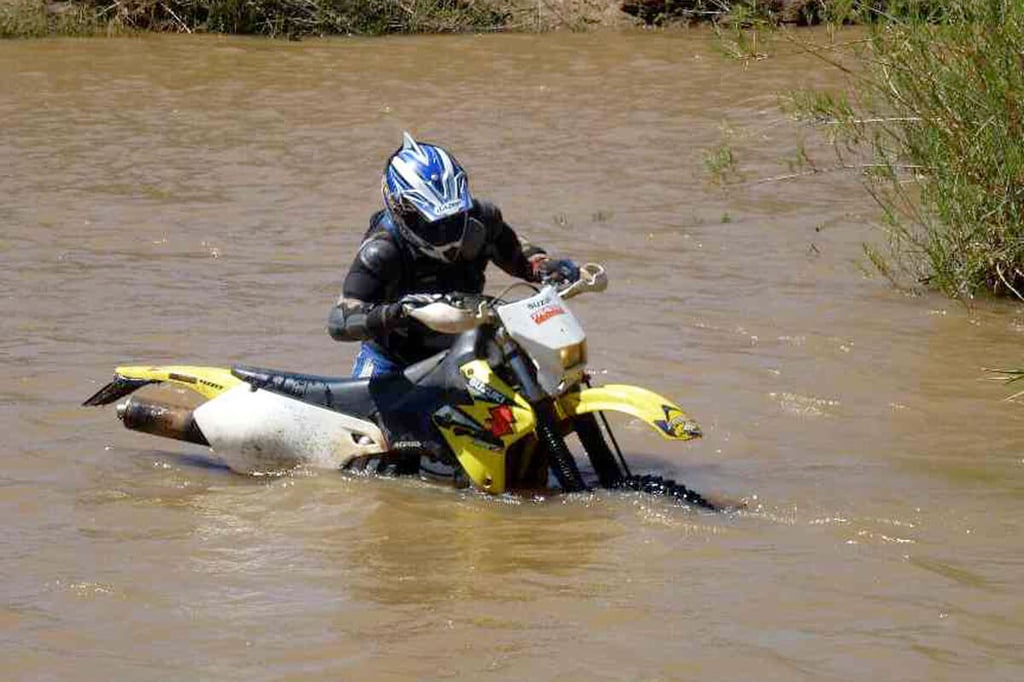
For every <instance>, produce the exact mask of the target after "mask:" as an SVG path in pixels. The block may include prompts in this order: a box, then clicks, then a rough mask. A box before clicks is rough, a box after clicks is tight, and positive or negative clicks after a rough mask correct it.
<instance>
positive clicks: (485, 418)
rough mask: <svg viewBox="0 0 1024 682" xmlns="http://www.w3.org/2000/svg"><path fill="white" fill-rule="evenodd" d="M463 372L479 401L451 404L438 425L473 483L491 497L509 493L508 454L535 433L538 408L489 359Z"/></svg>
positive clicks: (440, 413) (471, 364)
mask: <svg viewBox="0 0 1024 682" xmlns="http://www.w3.org/2000/svg"><path fill="white" fill-rule="evenodd" d="M460 371H461V372H462V376H463V377H465V379H466V383H467V385H468V389H469V394H470V396H472V399H473V400H472V402H471V403H470V404H468V405H445V406H444V407H442V408H441V409H440V410H438V411H437V412H435V413H434V415H433V417H434V423H435V424H436V425H437V427H438V429H440V431H441V433H442V435H443V436H444V439H445V441H446V442H447V443H448V446H449V447H451V449H452V451H453V452H454V453H455V456H456V457H457V458H458V460H459V463H460V464H461V465H462V468H463V469H464V470H465V471H466V473H467V474H468V475H469V478H470V480H472V481H473V484H474V485H476V486H477V487H478V488H480V489H481V490H485V491H487V492H489V493H496V494H497V493H503V492H505V453H506V451H507V449H508V448H509V446H511V445H512V444H513V443H515V442H516V441H518V440H519V439H520V438H522V437H523V436H525V435H527V434H529V433H531V432H532V431H533V428H534V424H535V422H536V420H535V418H534V416H533V409H532V408H531V407H530V404H529V403H528V402H526V400H525V399H524V398H523V397H522V396H520V395H518V394H517V393H516V392H515V391H513V390H512V389H511V388H509V386H508V385H507V384H506V383H505V382H503V381H502V380H501V379H499V378H498V377H497V376H496V375H495V374H494V372H492V371H491V368H490V366H489V365H488V364H487V363H486V362H484V361H483V360H473V361H472V362H467V363H466V364H465V365H463V366H462V367H461V370H460Z"/></svg>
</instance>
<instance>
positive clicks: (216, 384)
mask: <svg viewBox="0 0 1024 682" xmlns="http://www.w3.org/2000/svg"><path fill="white" fill-rule="evenodd" d="M162 383H169V384H173V385H176V386H181V387H184V388H188V389H191V390H193V391H195V392H196V393H198V394H199V395H201V396H203V397H204V398H207V399H209V398H216V397H217V396H218V395H220V394H221V393H224V392H225V391H227V390H229V389H231V388H234V387H235V386H238V385H239V384H241V383H243V382H242V380H241V379H239V378H238V377H236V376H234V375H233V374H232V373H231V370H230V369H224V368H221V367H193V366H188V365H167V366H164V367H151V366H133V367H118V368H116V369H115V370H114V379H113V381H111V382H110V383H109V384H107V385H106V386H104V387H103V388H101V389H100V390H98V391H96V393H94V394H93V395H92V396H90V397H89V398H88V399H87V400H86V401H85V402H84V403H82V404H83V405H109V404H110V403H112V402H114V401H115V400H118V399H120V398H123V397H124V396H126V395H129V394H130V393H134V392H135V391H136V390H138V389H139V388H142V387H143V386H146V385H148V384H162Z"/></svg>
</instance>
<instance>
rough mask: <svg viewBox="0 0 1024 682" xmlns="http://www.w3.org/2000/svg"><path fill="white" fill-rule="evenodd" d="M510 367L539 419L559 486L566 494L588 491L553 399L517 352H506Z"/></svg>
mask: <svg viewBox="0 0 1024 682" xmlns="http://www.w3.org/2000/svg"><path fill="white" fill-rule="evenodd" d="M506 353H507V355H506V357H507V358H508V365H509V367H510V368H511V369H512V372H513V373H514V374H515V376H516V379H517V380H518V381H519V386H520V387H521V389H522V391H523V395H524V396H525V397H526V399H527V401H529V403H530V406H531V407H532V408H533V411H534V415H535V417H536V420H537V425H536V427H535V428H536V431H537V440H538V441H540V443H542V444H543V445H544V447H546V448H547V451H548V457H549V458H550V464H551V471H552V473H554V475H555V478H556V479H558V484H559V485H560V486H561V487H562V490H564V491H565V492H567V493H574V492H578V491H580V490H586V488H587V486H586V484H585V483H584V482H583V476H582V475H580V470H579V467H578V466H576V459H575V458H574V457H573V456H572V453H571V452H570V451H569V447H568V446H567V445H566V444H565V438H563V437H562V434H561V433H560V432H559V430H558V425H557V424H558V420H557V417H556V413H555V404H554V400H552V398H551V397H550V396H548V395H547V394H546V393H545V392H544V389H543V388H541V386H540V383H539V382H538V381H537V377H536V376H535V374H534V372H533V371H532V368H531V367H530V366H529V365H528V364H527V363H526V361H525V360H524V359H523V356H522V354H521V353H519V351H518V350H516V349H506Z"/></svg>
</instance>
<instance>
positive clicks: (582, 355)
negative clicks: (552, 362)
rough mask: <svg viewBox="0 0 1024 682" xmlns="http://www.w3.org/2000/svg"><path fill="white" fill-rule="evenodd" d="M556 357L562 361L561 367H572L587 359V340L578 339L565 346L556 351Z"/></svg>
mask: <svg viewBox="0 0 1024 682" xmlns="http://www.w3.org/2000/svg"><path fill="white" fill-rule="evenodd" d="M558 359H559V360H561V362H562V369H572V368H573V367H575V366H577V365H582V364H584V363H586V361H587V342H586V341H580V342H579V343H575V344H573V345H571V346H566V347H565V348H562V349H560V350H559V351H558Z"/></svg>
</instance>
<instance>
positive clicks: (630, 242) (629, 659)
mask: <svg viewBox="0 0 1024 682" xmlns="http://www.w3.org/2000/svg"><path fill="white" fill-rule="evenodd" d="M830 78H831V76H830V75H829V74H827V73H822V72H821V71H820V69H818V68H816V67H815V66H814V65H813V64H811V63H810V62H808V61H806V60H805V59H804V58H802V57H796V56H791V57H786V56H781V57H778V58H775V59H769V60H766V61H763V62H757V63H752V64H750V65H748V66H747V67H743V66H742V65H739V64H736V63H732V62H726V61H723V60H721V59H720V58H719V57H718V55H717V53H716V52H715V50H714V48H713V46H712V44H711V41H710V39H709V36H708V35H707V34H704V33H700V32H683V33H674V34H639V33H636V34H629V33H626V34H599V35H546V36H466V37H417V38H394V39H380V40H356V39H340V40H325V41H307V42H302V43H298V44H292V43H285V42H268V41H262V40H246V39H236V38H219V37H205V38H189V37H147V38H138V39H125V40H120V39H110V40H85V41H78V40H62V41H32V42H7V43H0V226H2V227H0V262H2V268H0V319H2V321H3V322H2V325H3V326H2V329H3V334H2V336H0V431H2V433H3V438H4V444H3V445H2V446H0V453H2V455H0V462H2V464H0V467H2V468H0V510H2V515H3V520H4V521H3V523H4V530H3V535H2V544H0V568H2V573H0V575H2V583H0V594H2V597H3V599H2V605H0V632H2V636H0V667H2V670H3V674H2V677H3V678H4V679H5V680H161V681H164V680H196V679H205V680H246V681H255V680H338V679H367V680H369V679H372V680H405V679H474V680H475V679H556V678H557V679H572V680H582V679H609V680H611V679H616V680H617V679H644V680H702V679H737V680H739V679H757V680H860V679H864V678H874V679H894V680H895V679H898V680H963V679H971V680H1019V679H1021V678H1022V676H1024V653H1022V652H1021V648H1020V644H1021V642H1022V641H1024V601H1022V585H1024V551H1022V550H1024V537H1022V535H1024V526H1022V520H1021V518H1022V514H1021V512H1022V501H1024V448H1022V447H1021V437H1022V435H1024V411H1022V410H1024V407H1022V406H1021V405H1014V404H1010V403H1006V402H1002V398H1004V397H1005V396H1006V395H1008V394H1009V393H1010V392H1011V391H1010V389H1008V388H1007V387H1005V386H1002V385H1000V384H999V383H996V382H992V381H987V380H985V376H986V373H985V371H984V368H985V367H1005V366H1013V365H1019V364H1020V362H1021V353H1020V349H1021V342H1022V340H1024V316H1022V312H1021V310H1020V308H1018V307H1017V306H1014V305H1012V304H1008V303H999V304H993V303H984V304H980V305H978V306H977V307H976V308H975V309H974V310H972V311H968V310H966V309H964V308H963V307H961V306H960V305H958V304H956V303H951V302H948V301H946V300H944V299H942V298H940V297H937V296H931V295H926V296H919V297H913V296H907V295H904V294H901V293H899V292H897V291H895V290H894V289H892V288H891V287H890V286H889V285H888V284H887V283H886V282H885V281H883V280H880V279H878V278H872V277H868V276H866V275H865V273H864V272H863V271H862V270H861V268H860V267H859V265H858V263H859V260H860V245H861V242H862V241H864V240H865V239H870V238H873V237H874V233H873V232H872V229H871V228H870V227H869V225H870V223H871V220H872V217H873V215H874V208H873V206H872V204H871V202H870V200H869V199H868V198H867V197H866V196H865V194H864V193H863V192H862V191H861V190H860V187H859V184H858V181H857V179H856V178H855V177H851V176H844V175H841V174H839V175H829V176H822V177H818V178H813V179H811V180H809V181H804V182H800V183H784V182H772V183H764V184H748V185H746V186H744V187H739V188H735V189H733V190H731V191H729V192H723V191H721V190H719V189H717V188H715V187H714V186H713V185H710V184H709V183H708V182H707V178H706V175H705V173H704V169H703V165H702V159H703V150H705V149H709V148H711V147H713V146H714V145H715V144H716V143H717V142H718V140H719V139H720V126H721V124H722V122H723V121H728V123H729V125H731V126H732V127H733V128H734V129H735V130H739V131H745V132H743V135H746V138H745V144H746V145H747V147H748V148H749V149H751V150H754V151H751V152H750V153H749V154H748V155H747V156H746V157H745V158H744V159H743V161H744V167H745V172H746V173H747V174H748V175H747V177H748V179H751V180H752V179H755V178H757V177H764V176H768V175H773V174H779V173H784V172H785V164H784V163H783V162H781V161H780V159H782V158H783V157H785V156H787V155H790V156H791V155H792V151H793V144H794V140H795V139H796V137H797V131H796V130H795V128H794V127H793V126H792V125H791V124H790V123H788V122H786V121H785V119H784V118H782V117H781V115H780V114H779V110H778V109H777V107H776V93H777V92H779V91H782V90H787V89H791V88H794V87H800V86H802V85H806V84H818V85H824V86H828V85H835V82H833V81H830ZM403 129H410V130H412V131H413V132H414V133H416V134H417V135H420V136H421V137H422V138H424V139H428V140H434V141H439V142H444V143H446V144H447V145H449V146H450V147H451V148H452V149H453V150H455V151H456V153H457V154H458V156H459V157H460V160H461V161H462V162H463V163H464V164H465V165H466V166H467V167H468V168H469V169H470V172H471V183H472V188H473V190H474V191H475V192H476V193H477V194H478V195H480V196H484V197H490V198H493V199H494V200H496V201H498V202H499V203H500V204H501V206H502V207H503V209H504V211H505V214H506V217H507V218H508V219H509V221H510V222H512V223H513V224H514V225H516V226H518V227H519V229H520V230H521V231H522V232H523V233H525V234H528V235H529V236H530V237H532V238H533V239H534V240H535V241H537V242H539V243H541V244H543V245H544V246H546V247H547V248H548V249H549V250H552V251H554V252H557V253H563V254H569V255H572V256H573V257H575V258H577V259H579V260H589V261H599V262H602V263H604V264H605V265H606V266H607V267H608V270H609V273H610V275H611V278H612V285H611V287H610V288H609V290H608V292H607V293H606V294H603V295H601V296H593V297H589V298H581V299H578V300H577V301H575V302H574V303H573V308H574V310H575V311H576V313H577V314H578V315H579V316H580V318H581V319H582V321H583V323H584V324H585V325H586V328H587V330H588V334H589V338H590V351H591V361H592V365H593V367H594V369H595V373H596V375H597V377H598V379H600V380H601V381H607V382H627V383H633V384H637V385H641V386H646V387H649V388H651V389H653V390H656V391H659V392H661V393H664V394H666V395H668V396H671V397H673V398H674V399H676V400H677V401H678V402H680V403H681V404H682V405H683V406H684V407H686V408H687V409H688V410H689V411H690V412H691V413H692V414H693V416H695V417H696V418H697V419H698V420H699V421H700V422H701V423H702V424H703V426H704V428H705V431H706V436H705V438H704V439H703V440H702V441H700V442H697V443H694V444H686V445H682V446H675V445H671V444H667V443H664V442H662V441H660V440H659V439H658V438H657V436H655V435H654V434H651V433H648V432H647V431H646V430H644V429H643V428H642V427H640V426H639V425H637V424H634V423H631V422H630V421H629V420H617V421H616V422H615V424H616V428H617V431H618V433H619V436H620V439H621V441H622V442H623V445H624V447H625V448H626V450H627V452H628V453H629V455H630V459H631V462H632V464H633V468H634V470H639V471H646V472H652V473H659V474H662V475H668V476H672V477H675V478H678V479H679V480H682V481H684V482H686V483H687V484H688V485H690V486H691V487H693V488H695V489H697V490H700V491H703V492H707V493H713V494H718V495H726V496H729V497H732V498H739V499H744V500H746V501H747V502H748V510H747V511H745V512H742V513H734V514H722V515H709V514H703V513H696V512H693V511H691V510H688V509H685V508H680V507H675V506H672V505H669V504H666V503H664V502H662V501H659V500H655V499H646V498H641V497H637V496H631V495H624V494H606V493H598V494H595V495H592V496H579V497H575V498H570V499H564V500H560V499H552V500H547V501H543V502H538V501H521V500H509V499H500V500H496V499H489V498H484V497H480V496H476V495H472V494H465V493H457V492H453V491H450V490H444V489H439V488H436V487H432V486H429V485H426V484H421V483H418V482H413V481H393V480H392V481H382V480H364V479H351V478H349V479H346V478H342V477H341V476H339V475H335V474H328V473H319V474H311V473H305V474H296V475H294V476H289V477H285V478H276V479H269V480H268V479H247V478H243V477H240V476H236V475H233V474H231V473H229V472H227V471H225V470H223V469H220V468H217V467H215V466H212V465H211V464H210V460H209V459H208V456H207V453H206V452H205V451H203V449H201V448H196V447H191V446H187V445H178V444H175V443H173V442H170V441H162V440H159V439H155V438H152V437H149V436H145V435H142V434H137V433H132V432H128V431H125V430H123V429H122V428H121V427H120V426H119V424H118V423H117V422H116V420H115V418H114V415H113V413H112V411H111V410H107V409H85V408H80V407H79V406H78V404H79V403H80V401H81V400H82V399H84V398H85V397H86V396H87V395H89V394H90V393H92V392H93V391H94V390H95V389H96V388H97V387H98V386H99V385H100V384H102V383H103V382H105V381H106V380H107V379H108V378H109V376H110V374H111V371H112V368H113V366H114V365H116V364H130V363H151V362H152V363H168V362H187V363H190V364H214V365H225V364H229V363H233V362H244V363H248V364H256V365H262V366H269V367H278V368H282V369H292V370H297V371H309V372H319V373H338V374H341V373H345V372H347V370H348V367H349V365H350V363H351V360H352V358H353V356H354V351H355V348H354V347H352V346H348V345H340V344H336V343H334V342H332V341H331V340H330V339H329V338H328V336H327V335H326V334H325V333H324V321H325V317H326V313H327V311H328V309H329V307H330V305H331V304H332V302H333V300H334V298H335V296H336V293H337V289H338V286H339V282H340V279H341V277H342V275H343V273H344V271H345V269H346V267H347V265H348V263H349V261H350V259H351V257H352V254H353V249H354V247H355V246H356V244H357V243H358V240H359V236H360V234H361V231H362V230H363V229H364V225H365V221H366V217H367V216H368V214H369V213H370V212H371V211H373V210H374V209H375V208H376V207H377V205H378V201H379V198H378V195H377V187H378V184H377V183H378V177H379V175H378V174H379V171H380V169H381V166H382V163H383V160H384V158H385V156H386V154H387V153H388V152H389V151H390V150H391V149H393V148H394V147H395V146H396V145H397V144H398V141H399V139H400V133H401V131H402V130H403ZM815 153H820V154H821V157H820V158H821V159H822V161H823V162H827V155H825V154H824V152H822V151H821V150H818V151H817V152H815ZM502 281H504V280H502V278H500V277H494V278H492V286H497V285H498V284H499V283H501V282H502Z"/></svg>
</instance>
